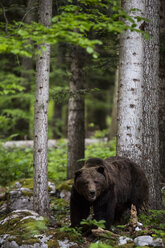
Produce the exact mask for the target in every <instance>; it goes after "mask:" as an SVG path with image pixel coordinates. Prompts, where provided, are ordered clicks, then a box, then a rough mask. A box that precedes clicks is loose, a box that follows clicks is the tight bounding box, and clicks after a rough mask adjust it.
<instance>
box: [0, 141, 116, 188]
mask: <svg viewBox="0 0 165 248" xmlns="http://www.w3.org/2000/svg"><path fill="white" fill-rule="evenodd" d="M115 144H116V142H115V139H114V140H112V141H110V142H108V143H106V142H99V143H94V144H91V145H89V146H88V147H87V148H86V159H88V158H91V157H100V158H102V159H105V158H107V157H110V156H115V153H116V148H115ZM57 146H58V148H54V149H51V150H49V153H48V176H49V179H51V180H53V181H55V182H56V185H58V184H59V183H61V182H62V181H64V180H65V179H66V170H67V142H66V140H63V139H61V140H59V141H58V144H57ZM0 174H1V177H0V185H6V184H8V183H10V182H12V181H15V180H18V179H20V178H28V177H32V176H33V151H32V149H30V148H25V149H24V148H16V147H13V148H5V147H4V146H3V145H2V144H0Z"/></svg>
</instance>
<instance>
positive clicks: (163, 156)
mask: <svg viewBox="0 0 165 248" xmlns="http://www.w3.org/2000/svg"><path fill="white" fill-rule="evenodd" d="M164 58H165V1H164V0H161V8H160V65H159V76H160V78H159V149H160V172H161V181H162V182H163V183H165V152H164V151H165V59H164Z"/></svg>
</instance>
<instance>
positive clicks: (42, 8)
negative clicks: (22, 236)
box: [34, 0, 52, 216]
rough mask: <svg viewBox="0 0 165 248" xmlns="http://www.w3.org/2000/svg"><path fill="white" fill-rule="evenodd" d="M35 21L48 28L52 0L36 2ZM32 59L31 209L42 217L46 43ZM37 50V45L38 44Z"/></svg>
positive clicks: (46, 202) (44, 209) (45, 193)
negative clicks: (32, 194) (32, 173)
mask: <svg viewBox="0 0 165 248" xmlns="http://www.w3.org/2000/svg"><path fill="white" fill-rule="evenodd" d="M38 13H39V22H40V23H42V24H43V25H45V26H46V27H49V26H50V25H51V16H52V0H40V1H39V11H38ZM42 45H43V46H44V47H45V48H46V50H45V51H41V53H42V54H41V55H38V56H37V62H36V95H35V112H34V210H35V211H36V212H38V213H39V214H40V215H42V216H47V215H48V214H49V197H48V101H49V70H50V45H49V44H42ZM39 49H41V46H39Z"/></svg>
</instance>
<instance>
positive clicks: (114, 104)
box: [108, 68, 119, 140]
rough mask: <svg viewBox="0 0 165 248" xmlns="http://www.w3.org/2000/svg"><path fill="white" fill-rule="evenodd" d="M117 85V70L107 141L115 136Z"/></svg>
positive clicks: (117, 71) (117, 70)
mask: <svg viewBox="0 0 165 248" xmlns="http://www.w3.org/2000/svg"><path fill="white" fill-rule="evenodd" d="M118 84H119V68H117V69H116V76H115V87H114V94H113V108H112V122H111V125H110V131H109V137H108V139H109V140H111V139H112V138H114V137H116V134H117V102H118V89H119V85H118Z"/></svg>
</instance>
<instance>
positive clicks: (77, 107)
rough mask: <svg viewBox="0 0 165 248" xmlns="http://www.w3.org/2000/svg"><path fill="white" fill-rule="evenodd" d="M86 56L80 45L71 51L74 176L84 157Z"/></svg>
mask: <svg viewBox="0 0 165 248" xmlns="http://www.w3.org/2000/svg"><path fill="white" fill-rule="evenodd" d="M83 63H84V56H83V51H82V49H81V48H80V47H75V46H74V47H73V49H72V53H71V79H70V92H71V96H70V98H69V107H68V167H67V177H68V178H72V177H73V176H74V173H75V171H76V170H78V169H80V168H81V166H82V164H83V162H82V161H79V160H80V159H83V158H84V149H85V141H84V140H85V127H84V126H85V125H84V122H85V121H84V95H82V94H80V92H79V91H80V90H82V89H84V71H83Z"/></svg>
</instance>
